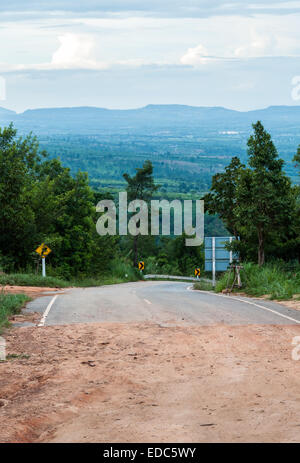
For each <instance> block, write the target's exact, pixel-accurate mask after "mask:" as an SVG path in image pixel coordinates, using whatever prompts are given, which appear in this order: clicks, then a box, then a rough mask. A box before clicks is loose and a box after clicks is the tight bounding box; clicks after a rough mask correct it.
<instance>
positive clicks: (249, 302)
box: [187, 286, 300, 325]
mask: <svg viewBox="0 0 300 463" xmlns="http://www.w3.org/2000/svg"><path fill="white" fill-rule="evenodd" d="M190 287H191V286H189V288H190ZM189 288H187V289H188V290H189ZM197 292H198V293H206V294H210V295H211V296H219V297H225V298H227V299H228V298H229V299H233V300H234V301H240V302H245V304H250V305H254V306H256V307H258V308H260V309H264V310H267V311H268V312H272V313H274V314H276V315H278V316H279V317H282V318H286V319H287V320H291V321H293V322H295V323H297V324H299V325H300V321H299V320H296V319H295V318H292V317H289V316H288V315H284V314H282V313H280V312H277V311H276V310H273V309H270V308H269V307H265V306H263V305H259V304H256V303H255V302H251V301H245V300H244V299H240V298H239V297H236V296H225V295H224V294H217V293H211V292H210V291H204V290H201V289H200V290H199V289H197V290H195V293H197Z"/></svg>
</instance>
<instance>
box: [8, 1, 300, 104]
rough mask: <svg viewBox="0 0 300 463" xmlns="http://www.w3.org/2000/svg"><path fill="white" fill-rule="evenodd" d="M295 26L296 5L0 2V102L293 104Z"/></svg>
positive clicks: (297, 60) (298, 62)
mask: <svg viewBox="0 0 300 463" xmlns="http://www.w3.org/2000/svg"><path fill="white" fill-rule="evenodd" d="M7 5H9V6H7ZM299 25H300V1H283V0H277V1H276V0H275V1H274V0H273V1H271V0H262V1H260V2H258V1H256V2H253V3H251V2H244V1H239V0H228V1H226V0H218V1H217V0H184V1H183V0H181V1H178V0H51V1H50V0H26V2H25V1H24V0H10V2H9V4H7V3H6V2H5V3H4V2H2V4H1V5H0V41H1V47H0V98H1V99H2V101H0V105H1V106H3V107H6V108H9V109H14V110H17V111H23V110H25V109H28V108H36V107H49V106H51V107H52V106H83V105H89V106H101V107H108V108H133V107H140V106H144V105H147V104H174V103H176V104H188V105H197V106H202V105H203V106H226V107H229V108H234V109H239V110H248V109H253V108H262V107H266V106H269V105H280V104H286V105H297V104H299V105H300V100H298V99H297V98H298V90H297V87H295V86H296V85H297V83H298V80H299V83H300V77H299V79H298V78H297V76H300V27H299ZM4 83H5V84H4ZM5 87H6V88H5ZM299 95H300V91H299Z"/></svg>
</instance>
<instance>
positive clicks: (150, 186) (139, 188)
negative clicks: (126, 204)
mask: <svg viewBox="0 0 300 463" xmlns="http://www.w3.org/2000/svg"><path fill="white" fill-rule="evenodd" d="M123 177H124V179H125V180H126V182H127V188H126V191H127V194H128V200H129V201H134V200H135V199H141V200H143V201H145V202H149V201H150V200H151V198H152V196H153V193H154V192H155V191H157V190H158V188H159V186H158V185H155V183H154V177H153V165H152V162H151V161H149V160H148V161H145V163H144V165H143V167H142V168H137V169H136V174H135V175H134V176H133V177H131V176H130V175H129V174H127V173H125V174H123ZM138 242H139V235H136V236H134V237H133V264H134V266H135V267H136V266H137V263H138V254H139V252H138V251H139V250H138Z"/></svg>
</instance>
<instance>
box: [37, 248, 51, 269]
mask: <svg viewBox="0 0 300 463" xmlns="http://www.w3.org/2000/svg"><path fill="white" fill-rule="evenodd" d="M35 252H37V253H38V254H39V255H40V256H41V258H42V275H43V277H45V276H46V256H48V254H50V252H51V249H50V248H49V247H48V246H47V244H45V243H42V244H41V245H40V246H39V247H38V248H37V249H36V250H35Z"/></svg>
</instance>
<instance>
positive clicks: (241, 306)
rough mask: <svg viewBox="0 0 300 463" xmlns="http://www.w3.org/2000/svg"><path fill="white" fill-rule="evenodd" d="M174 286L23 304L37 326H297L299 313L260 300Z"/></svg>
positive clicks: (74, 293) (137, 286)
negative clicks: (34, 316) (37, 314)
mask: <svg viewBox="0 0 300 463" xmlns="http://www.w3.org/2000/svg"><path fill="white" fill-rule="evenodd" d="M191 288H192V287H191V284H187V283H181V282H180V283H179V282H157V281H148V282H135V283H124V284H119V285H112V286H101V287H96V288H72V289H68V290H66V291H63V292H62V293H60V294H58V295H56V296H53V294H51V295H49V296H46V297H41V298H38V299H36V300H34V301H32V302H31V303H29V304H28V305H27V308H28V309H29V310H30V311H34V312H40V313H42V314H43V315H44V316H43V318H42V321H41V325H40V326H43V325H61V324H72V323H88V322H141V321H150V322H154V323H159V324H161V325H162V326H166V327H167V326H173V325H179V324H180V325H181V324H197V325H212V324H217V323H225V324H228V325H248V324H274V325H275V324H276V325H282V324H285V325H287V324H296V323H299V324H300V312H298V311H296V310H292V309H288V308H286V307H283V306H281V305H280V304H277V303H274V302H271V301H265V300H260V299H253V298H245V297H236V296H233V297H231V296H226V295H216V294H214V293H208V292H204V291H193V290H192V289H191Z"/></svg>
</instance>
